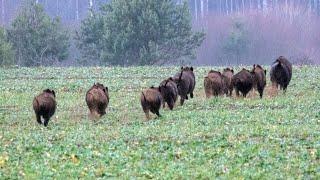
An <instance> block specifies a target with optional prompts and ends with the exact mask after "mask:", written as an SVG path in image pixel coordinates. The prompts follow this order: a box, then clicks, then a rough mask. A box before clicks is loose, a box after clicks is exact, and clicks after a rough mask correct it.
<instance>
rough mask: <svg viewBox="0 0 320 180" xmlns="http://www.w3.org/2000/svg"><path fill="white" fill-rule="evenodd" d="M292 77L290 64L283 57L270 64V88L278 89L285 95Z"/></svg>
mask: <svg viewBox="0 0 320 180" xmlns="http://www.w3.org/2000/svg"><path fill="white" fill-rule="evenodd" d="M291 77H292V64H291V63H290V62H289V61H288V60H287V59H286V58H285V57H283V56H280V57H279V58H278V59H277V60H276V61H275V62H273V63H272V66H271V70H270V80H271V82H272V87H274V88H277V89H278V87H279V85H280V89H281V90H283V92H284V93H285V92H286V90H287V87H288V85H289V83H290V80H291Z"/></svg>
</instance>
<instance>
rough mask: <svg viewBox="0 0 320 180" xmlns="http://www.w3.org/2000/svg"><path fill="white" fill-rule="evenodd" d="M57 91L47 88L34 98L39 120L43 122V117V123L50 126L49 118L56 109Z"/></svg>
mask: <svg viewBox="0 0 320 180" xmlns="http://www.w3.org/2000/svg"><path fill="white" fill-rule="evenodd" d="M55 98H56V93H55V92H54V90H50V89H46V90H43V92H42V93H41V94H40V95H38V96H36V97H35V98H34V99H33V109H34V112H35V113H36V117H37V122H38V123H39V124H42V121H41V117H42V118H43V119H44V122H43V125H44V126H48V123H49V119H50V118H51V117H52V116H53V114H54V112H55V111H56V106H57V103H56V100H55Z"/></svg>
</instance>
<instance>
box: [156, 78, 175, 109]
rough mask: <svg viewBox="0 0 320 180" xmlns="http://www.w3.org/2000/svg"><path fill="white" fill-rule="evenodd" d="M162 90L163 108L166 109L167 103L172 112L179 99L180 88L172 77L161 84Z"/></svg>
mask: <svg viewBox="0 0 320 180" xmlns="http://www.w3.org/2000/svg"><path fill="white" fill-rule="evenodd" d="M160 90H161V95H162V97H163V108H165V103H167V104H168V106H169V108H170V110H172V109H173V107H174V105H175V103H176V101H177V97H178V87H177V84H176V83H175V82H174V81H173V79H172V77H170V78H168V79H166V80H164V81H162V82H161V83H160Z"/></svg>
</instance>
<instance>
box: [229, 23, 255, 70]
mask: <svg viewBox="0 0 320 180" xmlns="http://www.w3.org/2000/svg"><path fill="white" fill-rule="evenodd" d="M248 43H249V35H248V32H247V30H246V29H245V24H244V23H243V22H241V20H239V19H237V20H235V22H234V23H233V27H232V30H231V32H230V34H229V36H228V37H227V39H226V41H225V42H224V45H223V53H224V55H225V56H226V57H225V60H229V61H230V60H231V62H236V63H237V64H240V63H241V59H242V57H243V56H244V55H245V53H247V51H248V48H249V46H248Z"/></svg>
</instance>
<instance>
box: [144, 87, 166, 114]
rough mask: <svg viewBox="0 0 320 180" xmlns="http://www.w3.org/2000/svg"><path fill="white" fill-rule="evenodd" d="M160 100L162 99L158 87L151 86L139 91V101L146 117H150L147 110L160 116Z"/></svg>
mask: <svg viewBox="0 0 320 180" xmlns="http://www.w3.org/2000/svg"><path fill="white" fill-rule="evenodd" d="M162 101H163V99H162V95H161V88H160V87H158V88H155V87H153V86H152V87H150V88H148V89H146V90H144V91H143V92H142V93H141V96H140V102H141V106H142V109H143V111H144V113H145V115H146V118H147V119H150V114H149V111H151V112H152V113H153V114H156V115H157V116H158V117H161V115H160V113H159V110H160V108H161V104H162Z"/></svg>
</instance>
